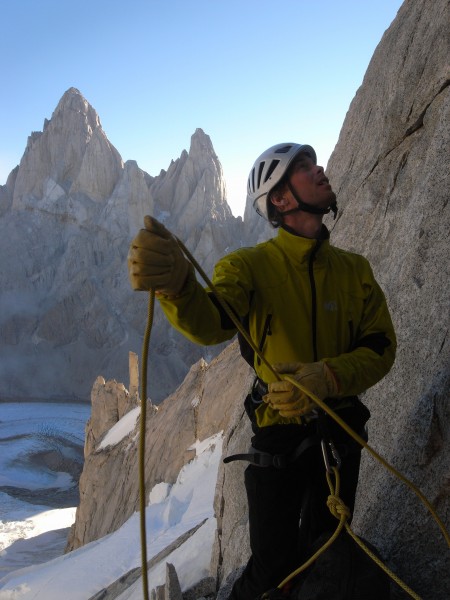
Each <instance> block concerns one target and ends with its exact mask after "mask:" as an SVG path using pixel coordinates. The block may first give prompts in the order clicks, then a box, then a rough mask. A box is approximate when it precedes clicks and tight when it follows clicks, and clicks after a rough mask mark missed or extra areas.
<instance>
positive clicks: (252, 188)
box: [248, 169, 255, 193]
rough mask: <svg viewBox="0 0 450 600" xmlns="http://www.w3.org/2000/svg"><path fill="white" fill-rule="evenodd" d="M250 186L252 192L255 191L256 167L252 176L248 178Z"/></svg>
mask: <svg viewBox="0 0 450 600" xmlns="http://www.w3.org/2000/svg"><path fill="white" fill-rule="evenodd" d="M248 187H249V189H250V191H251V192H252V193H253V192H254V191H255V169H252V172H251V173H250V177H249V178H248Z"/></svg>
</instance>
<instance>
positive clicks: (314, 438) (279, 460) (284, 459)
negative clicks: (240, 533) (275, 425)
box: [223, 435, 321, 469]
mask: <svg viewBox="0 0 450 600" xmlns="http://www.w3.org/2000/svg"><path fill="white" fill-rule="evenodd" d="M320 443H321V437H320V436H319V435H310V436H308V437H307V438H305V439H304V440H303V441H302V443H301V444H300V445H299V446H297V448H295V450H293V452H290V453H289V454H270V453H269V452H260V451H259V450H256V448H253V447H251V448H250V451H249V452H248V453H246V454H233V455H231V456H226V457H225V458H224V459H223V462H224V463H229V462H233V461H235V460H247V461H248V462H249V463H251V464H252V465H255V466H257V467H275V468H276V469H284V468H286V467H287V466H289V465H290V464H292V463H293V462H295V461H296V460H297V459H298V458H299V457H300V456H301V455H302V454H303V452H305V451H306V450H308V448H311V447H312V446H315V445H317V444H320Z"/></svg>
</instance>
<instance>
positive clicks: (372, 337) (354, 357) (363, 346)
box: [323, 263, 397, 396]
mask: <svg viewBox="0 0 450 600" xmlns="http://www.w3.org/2000/svg"><path fill="white" fill-rule="evenodd" d="M364 279H365V282H364V288H365V291H366V295H365V299H364V308H363V314H362V318H361V321H360V323H359V327H358V331H357V335H356V339H355V342H354V345H353V348H352V350H351V351H350V352H347V353H345V354H341V355H339V356H336V357H333V358H324V359H323V360H324V362H326V363H327V364H328V365H329V366H330V367H331V369H332V370H333V372H334V373H335V374H336V376H337V379H338V381H339V395H340V396H351V395H358V394H361V393H362V392H364V391H366V390H367V389H368V388H370V387H371V386H373V385H375V384H376V383H377V382H378V381H380V380H381V379H382V378H383V377H384V376H385V375H386V374H387V373H388V372H389V371H390V369H391V367H392V365H393V363H394V359H395V353H396V348H397V341H396V336H395V331H394V327H393V324H392V320H391V317H390V314H389V310H388V307H387V303H386V299H385V296H384V294H383V291H382V290H381V288H380V286H379V285H378V283H377V282H376V281H375V278H374V276H373V273H372V269H371V268H370V266H369V264H368V263H366V276H365V278H364Z"/></svg>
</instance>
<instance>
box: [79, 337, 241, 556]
mask: <svg viewBox="0 0 450 600" xmlns="http://www.w3.org/2000/svg"><path fill="white" fill-rule="evenodd" d="M252 379H253V375H252V370H251V369H250V367H249V366H248V365H247V363H246V362H245V361H244V360H243V359H242V358H241V356H240V354H239V352H238V350H237V342H234V343H233V344H230V345H229V346H228V347H227V348H226V349H225V350H224V351H223V352H222V353H221V354H220V355H219V357H217V358H215V359H214V360H212V361H211V363H210V364H207V363H206V362H205V361H204V360H203V359H202V360H200V361H198V362H197V363H196V364H195V365H193V367H192V368H191V369H190V371H189V373H188V375H187V376H186V378H185V380H184V381H183V383H182V384H181V386H180V387H179V388H178V389H177V390H176V391H175V392H174V394H172V395H170V396H169V397H167V398H166V399H165V400H164V401H163V402H162V403H161V404H160V405H159V406H158V407H155V406H154V405H152V404H151V403H150V402H149V401H148V402H147V423H146V459H145V472H146V489H147V490H149V491H150V490H151V489H152V488H153V486H155V485H156V484H157V483H160V482H165V483H168V484H172V483H174V482H175V481H176V478H177V476H178V473H179V472H180V470H181V468H182V467H183V466H184V465H185V464H187V463H188V462H189V461H190V460H191V459H192V458H194V456H195V450H192V449H191V450H190V448H191V447H193V444H195V442H196V441H197V440H205V439H207V438H208V437H210V436H211V435H213V434H215V433H218V432H220V431H228V429H229V428H230V426H231V424H232V423H234V422H235V421H236V416H235V413H236V411H238V412H239V413H242V403H243V400H244V397H245V394H246V393H247V390H248V389H249V387H250V385H251V382H252ZM91 399H92V416H91V419H90V421H89V422H88V425H87V429H86V448H85V464H84V469H83V473H82V475H81V479H80V504H79V506H78V508H77V514H76V521H75V524H74V526H73V527H72V531H71V534H70V537H69V541H68V549H69V550H73V549H75V548H78V547H80V546H82V545H84V544H87V543H88V542H91V541H93V540H96V539H98V538H100V537H102V536H104V535H106V534H108V533H111V532H112V531H115V530H116V529H118V528H119V527H120V526H121V525H122V524H123V523H124V522H125V521H126V520H127V519H128V518H129V517H130V516H131V515H132V514H133V513H134V512H135V511H136V510H137V509H138V506H139V477H138V472H137V468H138V464H137V452H138V443H139V431H138V424H136V426H135V427H134V429H133V428H132V430H131V431H130V434H129V435H127V436H126V437H125V438H123V440H121V441H120V443H117V444H113V445H108V446H104V445H103V444H102V441H103V440H104V438H105V435H106V434H107V433H108V431H110V430H111V428H112V427H113V425H115V423H117V422H118V421H119V419H120V418H122V417H123V416H124V415H127V414H130V415H131V413H130V410H131V409H132V408H133V407H135V406H136V405H137V403H138V400H137V399H135V400H133V398H132V397H131V395H130V393H129V391H127V390H126V389H125V388H124V386H123V385H122V384H120V383H117V382H114V381H107V382H105V380H104V379H103V378H101V377H99V378H98V379H97V381H96V383H95V385H94V387H93V389H92V394H91ZM105 443H106V442H105ZM105 498H108V502H105V501H104V499H105ZM125 499H126V501H124V500H125Z"/></svg>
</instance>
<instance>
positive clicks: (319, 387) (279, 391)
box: [263, 361, 339, 417]
mask: <svg viewBox="0 0 450 600" xmlns="http://www.w3.org/2000/svg"><path fill="white" fill-rule="evenodd" d="M274 369H275V371H277V372H278V373H280V374H283V373H284V374H286V375H293V378H294V379H295V380H296V381H298V382H299V383H300V384H301V385H302V386H303V387H305V388H307V389H308V390H310V391H311V392H312V393H313V394H314V395H315V396H317V397H318V398H319V399H320V400H323V399H324V398H332V397H334V396H337V394H338V392H339V388H338V383H337V380H336V377H335V376H334V374H333V372H332V371H331V369H330V368H329V367H328V365H327V364H326V363H324V362H322V361H318V362H314V363H279V364H276V365H274ZM263 400H264V401H265V402H267V403H268V404H269V405H270V406H271V407H272V408H273V409H275V410H278V411H279V413H280V415H281V416H282V417H301V416H304V415H306V414H308V413H310V412H311V411H312V410H314V408H316V404H315V403H314V402H313V401H312V400H311V399H310V398H309V396H307V395H306V394H305V393H304V392H302V391H301V390H300V389H299V388H297V387H296V386H295V385H294V384H293V383H291V382H290V381H286V380H281V381H274V382H273V383H269V393H268V394H267V395H266V396H264V398H263Z"/></svg>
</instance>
